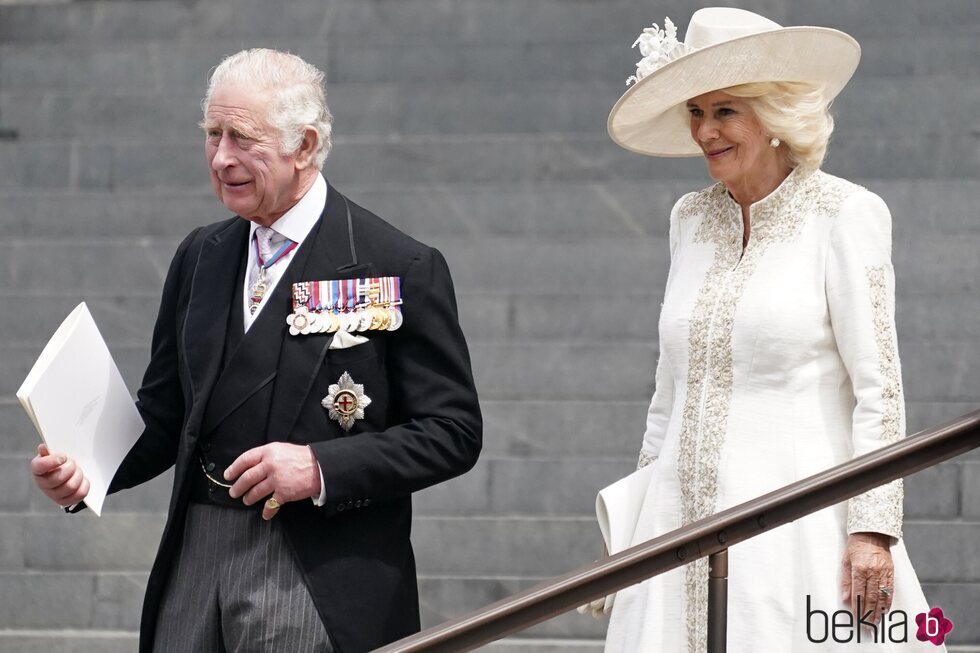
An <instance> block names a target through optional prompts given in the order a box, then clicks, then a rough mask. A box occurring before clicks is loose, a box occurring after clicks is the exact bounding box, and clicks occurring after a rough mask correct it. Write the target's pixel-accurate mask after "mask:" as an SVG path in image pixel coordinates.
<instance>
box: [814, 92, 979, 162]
mask: <svg viewBox="0 0 980 653" xmlns="http://www.w3.org/2000/svg"><path fill="white" fill-rule="evenodd" d="M861 102H863V98H862V100H858V101H855V104H859V103H861ZM879 115H880V114H879ZM839 125H840V126H839V128H838V129H837V130H836V131H835V134H834V137H833V140H832V142H831V144H830V147H829V148H828V150H827V160H826V162H825V164H824V166H823V169H824V170H825V171H826V172H829V173H830V174H834V175H837V176H840V177H844V178H846V179H855V178H861V177H863V178H867V177H868V176H869V174H873V175H874V177H875V178H877V179H905V178H914V179H920V178H921V179H939V178H954V179H975V178H976V177H977V176H978V171H980V168H978V166H980V162H978V155H977V153H976V145H977V143H976V140H977V138H980V137H978V136H973V135H967V136H965V137H959V136H957V138H956V139H953V138H951V137H948V136H946V135H945V134H935V133H926V132H924V131H915V130H902V131H893V132H886V131H885V130H882V129H874V128H871V127H868V128H860V129H859V128H853V127H851V126H850V125H848V124H847V121H846V118H845V117H843V116H842V117H841V121H840V123H839ZM869 171H871V172H870V173H869Z"/></svg>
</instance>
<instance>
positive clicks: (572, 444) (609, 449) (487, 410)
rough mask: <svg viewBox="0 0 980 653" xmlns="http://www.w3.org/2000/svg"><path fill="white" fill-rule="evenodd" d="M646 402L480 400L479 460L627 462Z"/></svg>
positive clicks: (637, 440)
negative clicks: (481, 453)
mask: <svg viewBox="0 0 980 653" xmlns="http://www.w3.org/2000/svg"><path fill="white" fill-rule="evenodd" d="M649 403H650V401H649V398H646V399H642V400H636V401H618V400H601V401H590V400H588V399H564V400H557V401H548V400H546V401H499V400H488V399H484V400H483V401H481V402H480V405H481V408H482V410H483V451H484V456H487V455H496V456H509V457H528V458H530V457H545V458H557V457H562V456H571V457H575V458H585V457H592V456H598V457H617V458H620V457H621V458H626V459H629V458H632V459H633V460H634V461H635V459H636V456H637V455H638V452H639V450H640V445H641V443H642V440H643V430H644V426H645V422H646V414H647V407H648V405H649Z"/></svg>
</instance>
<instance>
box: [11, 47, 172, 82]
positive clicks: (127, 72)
mask: <svg viewBox="0 0 980 653" xmlns="http://www.w3.org/2000/svg"><path fill="white" fill-rule="evenodd" d="M155 50H156V49H155V48H153V47H152V46H148V45H145V44H141V45H138V46H133V45H124V46H120V45H119V44H115V43H106V42H100V43H98V44H93V45H92V46H88V45H81V44H64V45H59V46H57V47H52V46H51V45H50V44H43V45H40V44H24V43H20V44H17V45H16V46H10V45H4V46H0V57H2V59H3V67H2V75H0V88H3V89H5V90H28V89H29V90H37V89H45V88H55V89H61V90H79V91H82V90H87V89H92V88H95V89H99V90H103V91H117V90H127V89H128V90H135V91H141V90H146V89H148V88H157V87H158V84H157V75H158V67H159V61H158V59H157V58H156V57H155V56H154V52H155Z"/></svg>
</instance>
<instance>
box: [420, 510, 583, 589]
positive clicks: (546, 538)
mask: <svg viewBox="0 0 980 653" xmlns="http://www.w3.org/2000/svg"><path fill="white" fill-rule="evenodd" d="M594 522H595V519H594V518H577V519H572V518H563V519H551V518H547V517H542V516H537V515H536V516H532V517H462V518H452V517H438V518H437V517H419V518H417V519H416V520H415V523H414V525H413V528H412V546H413V548H414V550H415V558H416V560H417V561H418V568H419V573H420V574H422V575H469V576H494V575H520V576H526V575H530V576H538V577H540V576H549V575H557V574H563V573H565V572H567V571H569V570H571V569H573V568H575V567H580V566H582V565H586V564H589V563H590V562H592V561H593V560H595V556H596V555H597V554H598V548H599V546H600V538H601V536H600V535H599V527H598V526H596V525H595V523H594Z"/></svg>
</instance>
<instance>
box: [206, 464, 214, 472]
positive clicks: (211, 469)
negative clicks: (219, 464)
mask: <svg viewBox="0 0 980 653" xmlns="http://www.w3.org/2000/svg"><path fill="white" fill-rule="evenodd" d="M207 470H208V471H209V472H213V471H214V463H208V466H207Z"/></svg>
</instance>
